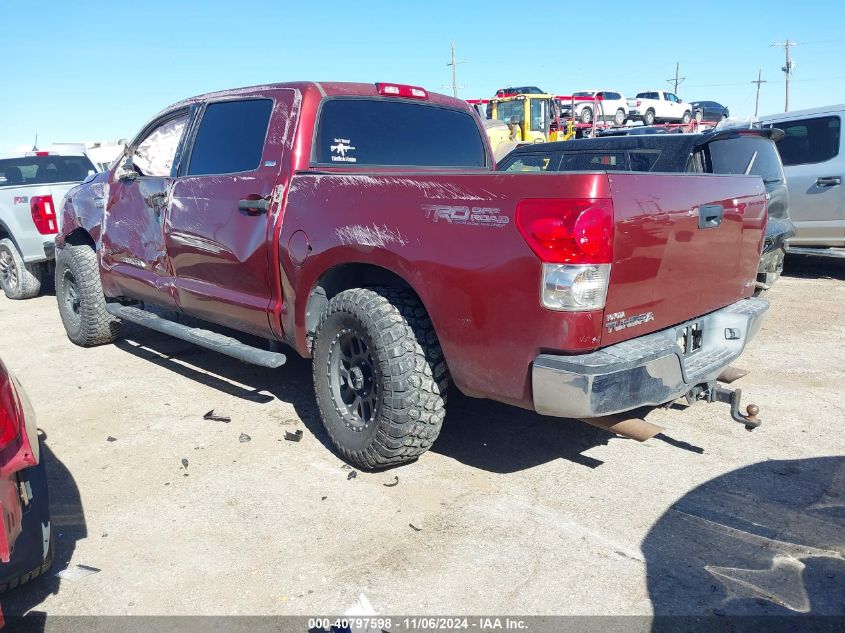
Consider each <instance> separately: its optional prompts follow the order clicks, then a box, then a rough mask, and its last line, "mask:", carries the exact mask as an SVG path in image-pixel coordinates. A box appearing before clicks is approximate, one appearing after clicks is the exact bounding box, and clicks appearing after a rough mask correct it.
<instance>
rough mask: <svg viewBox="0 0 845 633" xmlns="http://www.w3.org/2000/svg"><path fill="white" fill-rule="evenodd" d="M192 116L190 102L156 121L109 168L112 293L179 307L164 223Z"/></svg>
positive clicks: (105, 263)
mask: <svg viewBox="0 0 845 633" xmlns="http://www.w3.org/2000/svg"><path fill="white" fill-rule="evenodd" d="M188 118H189V111H188V109H187V108H186V109H183V110H177V111H175V112H170V113H168V114H166V115H164V116H162V117H161V118H159V119H157V120H156V121H154V122H152V123H151V124H150V125H148V126H147V127H146V128H144V130H142V131H141V133H140V134H139V135H138V137H137V138H136V140H135V141H133V142H132V144H131V145H130V146H129V147H128V148H127V155H126V157H125V158H124V159H123V160H122V161H118V164H117V165H116V166H115V167H114V168H113V169H112V170H111V172H110V173H109V180H108V182H109V187H108V198H107V199H106V200H105V201H104V205H105V213H104V214H103V215H104V220H103V232H102V244H101V248H100V252H101V264H102V279H103V287H104V289H105V291H106V294H107V295H108V296H121V295H125V296H127V297H132V298H134V299H141V300H142V301H147V302H150V303H154V304H157V305H160V306H164V307H166V308H171V309H175V308H176V302H175V298H174V295H173V292H172V274H171V270H170V266H169V263H168V260H167V253H166V249H165V239H164V223H165V217H166V211H167V198H168V193H169V192H170V189H171V187H172V184H173V178H172V172H173V165H174V163H175V159H176V153H177V150H178V148H179V146H180V143H181V141H182V138H183V136H184V134H185V129H186V127H187V123H188Z"/></svg>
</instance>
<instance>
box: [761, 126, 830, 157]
mask: <svg viewBox="0 0 845 633" xmlns="http://www.w3.org/2000/svg"><path fill="white" fill-rule="evenodd" d="M767 127H777V128H780V129H781V130H783V131H784V137H783V138H782V139H780V140H779V141H778V142H777V146H778V150H779V151H780V157H781V159H782V160H783V164H784V165H806V164H810V163H823V162H824V161H827V160H830V159H831V158H833V157H834V156H836V155H837V154H839V137H840V133H841V122H840V120H839V117H838V116H825V117H818V118H815V119H803V120H800V121H783V122H781V123H771V124H768V125H767Z"/></svg>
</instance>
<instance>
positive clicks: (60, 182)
mask: <svg viewBox="0 0 845 633" xmlns="http://www.w3.org/2000/svg"><path fill="white" fill-rule="evenodd" d="M96 172H97V169H96V168H95V167H94V164H93V163H92V162H91V160H90V159H89V158H88V157H87V156H85V155H84V154H81V153H80V154H56V153H53V152H38V151H35V152H26V153H19V154H2V155H0V286H2V288H3V292H5V293H6V296H7V297H8V298H9V299H30V298H32V297H35V296H37V295H38V293H39V292H41V282H42V280H43V279H44V277H45V275H47V274H49V272H50V271H49V264H50V262H51V261H52V260H53V256H54V253H55V246H54V244H53V240H54V236H55V235H56V233H58V230H59V226H58V218H57V217H56V203H61V201H62V197H63V196H64V195H65V192H66V191H67V190H68V189H70V188H71V187H73V186H74V185H76V184H77V183H80V182H82V181H83V180H84V179H85V178H86V177H87V176H89V175H91V174H95V173H96Z"/></svg>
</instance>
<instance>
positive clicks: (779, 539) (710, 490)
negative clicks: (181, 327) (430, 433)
mask: <svg viewBox="0 0 845 633" xmlns="http://www.w3.org/2000/svg"><path fill="white" fill-rule="evenodd" d="M770 299H771V301H772V309H771V310H770V312H769V316H768V318H767V321H766V323H765V325H764V327H763V329H762V331H761V332H760V334H759V336H758V337H757V339H756V340H755V341H753V343H752V344H751V345H750V347H749V349H748V350H747V351H746V353H745V355H744V357H743V358H742V360H741V362H739V363H738V365H739V366H741V367H743V368H747V369H750V370H752V371H751V373H750V374H749V375H748V376H747V377H745V378H743V379H741V380H740V381H739V382H738V383H735V386H740V387H742V389H743V393H744V400H745V402H752V401H753V402H756V403H757V404H759V405H760V406H761V409H762V412H761V417H762V418H763V419H764V425H763V427H762V428H760V429H759V430H757V431H754V432H753V433H748V432H746V431H745V430H744V429H743V427H742V426H740V425H738V424H736V423H734V422H732V421H731V419H730V416H729V414H728V409H727V407H726V406H725V405H698V406H695V407H692V408H687V409H681V408H678V409H677V410H663V409H661V410H656V411H654V412H652V413H651V414H650V415H649V417H648V419H649V420H650V421H652V422H655V423H657V424H660V425H662V426H665V427H666V431H665V432H664V433H663V434H662V435H661V436H658V437H657V438H655V439H653V440H651V441H649V442H647V443H644V444H639V443H636V442H634V441H631V440H625V439H620V438H615V437H613V436H611V435H609V434H607V433H605V432H604V431H601V430H598V429H594V428H592V427H589V426H586V425H584V424H582V423H579V422H574V421H569V420H559V419H552V418H543V417H540V416H537V415H535V414H531V413H527V412H524V411H520V410H517V409H513V408H510V407H507V406H503V405H499V404H495V403H491V402H485V401H477V400H472V399H469V398H466V397H462V396H461V395H460V394H457V393H454V394H452V395H451V396H450V397H451V402H450V404H449V413H448V416H447V418H446V422H445V425H444V430H443V434H442V435H441V437H440V440H439V441H438V442H437V443H436V444H435V447H434V449H433V450H432V451H431V452H429V453H428V454H426V455H425V456H424V457H423V458H422V459H420V460H419V461H418V462H417V463H414V464H411V465H408V466H405V467H402V468H398V469H394V470H391V471H388V472H382V473H375V474H369V473H358V475H357V477H356V478H353V479H349V473H350V470H349V469H348V467H345V466H344V464H343V462H342V461H341V460H340V459H339V458H338V457H337V455H336V454H335V453H334V452H333V451H332V450H331V448H330V445H329V443H328V438H327V436H326V434H325V432H324V431H323V429H322V426H321V424H320V421H319V418H318V416H317V413H316V407H315V404H314V401H313V397H312V389H311V375H310V364H309V363H308V362H306V361H302V360H297V359H296V358H292V359H291V360H290V361H289V363H288V364H287V365H286V366H285V367H283V368H281V369H280V370H273V371H271V370H264V369H260V368H254V367H249V366H246V365H243V364H240V363H238V362H236V361H232V360H230V359H228V358H226V357H223V356H219V355H216V354H214V353H211V352H206V351H203V350H200V349H198V348H195V347H192V346H190V345H188V344H185V343H182V342H179V341H176V340H173V339H169V338H167V337H165V336H162V335H158V334H155V333H151V332H147V331H142V330H140V329H137V328H127V329H126V330H125V333H126V335H125V337H124V338H123V339H122V340H120V341H119V342H118V343H117V344H116V345H110V346H106V347H101V348H97V349H87V350H86V349H81V348H78V347H75V346H74V345H72V344H71V343H70V342H69V341H68V340H67V338H66V337H65V335H64V331H63V329H62V325H61V322H60V320H59V316H58V313H57V310H56V306H55V297H53V296H43V297H41V298H38V299H36V300H32V301H27V302H20V303H14V302H10V301H8V300H6V299H5V298H2V299H0V354H2V357H3V359H4V361H5V362H6V364H7V365H8V366H9V367H10V368H11V369H12V370H13V371H14V372H16V373H17V375H18V377H19V378H20V380H21V382H22V383H23V384H24V386H25V387H26V389H27V390H28V392H29V395H30V398H31V399H32V401H33V404H34V406H35V408H36V410H37V412H38V415H39V426H40V427H41V428H42V429H43V430H44V432H45V433H46V435H47V440H46V444H47V446H48V452H47V459H48V468H49V470H50V473H51V475H50V476H51V482H50V485H51V495H52V512H53V522H54V523H53V525H54V529H55V531H56V536H57V537H58V538H57V548H58V549H57V560H56V564H55V567H54V569H53V572H51V573H50V575H49V577H47V578H43V579H40V580H39V581H37V582H35V583H33V584H32V585H30V586H27V587H25V588H23V589H21V590H19V591H17V592H15V593H13V594H10V595H9V596H8V597H7V598H6V599H5V600H4V604H3V607H4V610H5V611H6V613H10V612H21V611H26V610H28V609H36V610H39V611H46V612H47V613H49V614H129V613H131V614H194V613H195V614H338V613H342V612H343V611H344V610H345V609H346V608H347V607H348V606H349V605H351V604H352V603H353V602H354V601H355V600H356V598H357V597H358V595H359V594H361V593H363V594H365V595H366V596H367V597H368V598H369V600H370V602H371V603H372V604H373V606H374V607H375V609H377V610H378V611H379V612H380V613H382V614H466V613H471V614H483V613H491V612H493V613H499V614H607V613H612V614H651V613H684V614H686V613H696V614H697V613H712V612H714V611H715V612H716V613H720V612H729V613H792V612H801V613H806V612H813V613H839V614H841V613H845V457H843V455H845V450H843V449H845V439H843V435H842V424H843V420H845V400H844V399H843V391H845V380H843V379H845V372H843V354H842V349H843V345H845V316H843V305H845V262H837V261H833V262H825V261H813V260H803V259H799V260H793V261H790V262H788V273H787V275H786V276H785V277H783V278H782V279H781V280H780V281H779V282H778V284H777V286H776V287H775V288H774V290H773V291H772V292H771V293H770ZM210 409H214V410H215V411H216V412H217V413H219V414H223V415H227V416H231V418H232V421H231V423H228V424H226V423H222V422H211V421H205V420H203V414H204V413H205V412H207V411H208V410H210ZM297 429H302V430H303V431H304V435H303V438H302V440H301V442H299V443H294V442H289V441H285V440H284V439H283V436H284V433H285V431H291V432H293V431H295V430H297ZM242 434H245V435H246V436H249V438H251V440H250V441H241V440H242V439H246V437H245V436H244V435H242ZM110 436H111V437H112V438H116V439H115V440H114V441H108V438H109V437H110ZM183 459H187V460H188V467H187V468H184V467H183V466H182V460H183ZM396 477H398V485H396V486H393V487H387V486H386V485H385V484H391V483H393V482H394V481H395V478H396ZM411 526H413V527H411ZM69 564H70V565H76V564H84V565H90V566H94V567H97V568H99V569H101V570H102V571H101V572H100V573H97V574H94V575H91V576H88V577H86V578H83V579H80V580H76V581H70V580H63V581H61V582H60V581H59V580H58V579H57V578H55V577H54V576H53V573H55V572H56V571H58V570H61V569H63V568H65V567H66V566H68V565H69Z"/></svg>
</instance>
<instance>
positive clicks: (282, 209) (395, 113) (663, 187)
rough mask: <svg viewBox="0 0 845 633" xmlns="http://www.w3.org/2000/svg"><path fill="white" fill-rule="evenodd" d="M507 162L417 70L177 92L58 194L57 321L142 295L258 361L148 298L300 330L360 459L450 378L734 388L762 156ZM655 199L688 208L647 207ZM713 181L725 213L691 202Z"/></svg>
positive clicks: (630, 390)
mask: <svg viewBox="0 0 845 633" xmlns="http://www.w3.org/2000/svg"><path fill="white" fill-rule="evenodd" d="M373 122H377V125H374V124H373ZM420 130H425V133H424V134H420ZM153 159H154V160H153ZM492 166H493V161H492V160H491V157H490V153H489V146H488V145H487V141H486V137H485V134H484V130H483V128H482V126H481V122H480V120H479V119H478V117H477V116H475V115H474V114H473V112H472V110H471V109H470V106H469V105H468V104H467V103H466V102H463V101H459V100H457V99H452V98H450V97H446V96H443V95H437V94H431V93H429V92H428V91H426V90H424V89H423V88H419V87H415V86H406V85H399V84H344V83H320V84H318V83H310V82H303V83H288V84H275V85H269V86H261V87H255V88H241V89H237V90H231V91H225V92H221V93H213V94H208V95H203V96H200V97H195V98H192V99H188V100H185V101H182V102H180V103H178V104H175V105H174V106H172V107H170V108H168V109H166V110H165V111H164V112H162V113H161V114H159V115H157V116H156V117H155V118H154V119H153V120H152V121H151V122H150V123H149V124H147V125H146V126H145V127H144V128H143V129H142V130H141V132H140V133H139V134H138V135H137V136H136V137H135V139H133V140H132V142H131V143H130V144H129V145H128V146H127V150H126V155H125V157H124V158H123V159H122V160H120V161H118V162H117V164H116V165H115V166H114V167H112V169H111V170H110V171H109V172H107V173H104V174H99V175H97V176H96V177H95V178H93V179H92V180H91V181H89V182H87V183H85V184H83V185H80V186H78V187H76V188H75V189H73V190H72V191H71V192H69V193H68V195H67V196H66V197H65V205H64V208H63V226H62V232H61V234H60V235H59V237H58V238H57V263H56V289H57V290H56V295H57V300H58V307H59V312H60V314H61V318H62V322H63V323H64V326H65V330H66V332H67V335H68V337H69V338H70V340H71V341H72V342H74V343H76V344H78V345H81V346H92V345H98V344H103V343H109V342H111V341H113V340H115V338H116V337H117V335H118V333H119V330H120V325H121V322H122V321H129V322H132V323H136V324H140V325H142V326H146V327H149V328H152V329H155V330H157V331H161V332H165V333H169V334H171V335H173V336H176V337H179V338H182V339H184V340H188V341H192V342H194V343H196V344H198V345H200V346H203V347H206V348H209V349H213V350H217V351H219V352H222V353H224V354H228V355H230V356H233V357H235V358H238V359H240V360H243V361H247V362H252V363H255V364H259V365H263V366H267V367H278V366H279V365H281V364H283V363H284V362H285V360H286V357H285V355H284V354H283V353H281V352H279V351H268V350H267V349H265V348H263V347H261V346H255V345H248V344H246V343H243V342H241V341H238V340H236V338H234V337H231V336H224V335H222V334H220V333H218V332H215V331H214V330H213V327H214V325H209V326H208V327H199V328H197V327H192V326H190V325H188V324H185V323H181V322H179V321H178V320H176V319H169V318H166V316H161V315H160V314H157V313H155V312H153V311H151V310H150V309H149V307H150V306H158V307H159V308H165V309H168V310H172V311H175V312H178V313H182V314H187V315H191V316H192V317H195V318H197V319H201V320H203V321H206V322H210V324H217V325H224V326H226V327H228V328H230V329H234V330H239V331H242V332H244V333H249V334H252V335H257V336H260V337H263V338H265V339H268V340H270V341H274V342H276V343H278V342H283V343H287V344H288V345H290V347H291V348H292V351H293V352H294V353H297V354H299V355H301V356H303V357H310V358H312V359H313V368H314V372H313V378H314V388H315V392H316V400H317V404H318V408H319V411H320V415H321V418H322V421H323V424H324V425H325V427H326V429H327V431H328V434H329V436H330V437H331V439H332V441H333V442H334V444H335V445H336V446H337V448H338V450H339V451H340V453H341V454H342V455H343V456H344V457H345V458H346V459H347V460H349V461H350V462H351V463H353V464H355V465H356V466H359V467H362V468H378V467H384V466H388V465H391V464H399V463H402V462H406V461H409V460H412V459H415V458H416V457H418V456H419V455H421V454H423V453H424V452H425V451H426V450H428V448H429V447H430V446H431V444H432V442H434V441H435V439H436V438H437V436H438V434H439V433H440V428H441V425H442V422H443V418H444V411H445V405H446V391H447V387H448V385H449V383H450V382H453V383H454V384H455V385H456V386H457V388H458V389H460V390H461V391H462V392H464V393H466V394H469V395H472V396H475V397H485V398H491V399H494V400H498V401H501V402H505V403H509V404H512V405H517V406H521V407H524V408H528V409H534V410H536V411H538V412H539V413H542V414H545V415H554V416H561V417H569V418H590V419H593V418H597V417H599V416H604V415H609V414H612V413H616V412H620V411H628V410H631V409H634V408H636V407H639V406H643V405H657V404H663V403H667V402H671V401H672V400H674V399H676V398H678V397H680V396H683V395H687V394H689V395H690V397H708V396H709V398H710V399H711V400H714V399H715V400H718V399H719V398H724V397H725V396H724V394H725V391H724V390H722V389H720V388H719V387H717V385H716V377H717V376H718V375H720V373H721V372H722V371H723V369H724V368H725V367H726V366H727V365H728V364H729V363H731V362H733V360H734V359H735V358H736V357H737V356H738V355H739V354H740V353H741V352H742V349H743V348H744V345H745V342H746V341H748V340H749V339H750V338H751V337H752V336H754V334H755V333H756V332H757V330H758V328H759V327H760V324H761V322H762V318H763V316H764V313H765V312H766V310H767V308H768V303H767V302H766V301H765V300H760V299H752V298H751V293H752V291H753V289H754V278H755V274H756V271H757V260H758V259H759V250H758V245H759V244H760V243H761V242H762V239H763V232H764V227H765V224H766V201H765V194H766V192H765V189H764V187H763V183H762V182H761V181H760V179H759V178H756V179H752V178H746V177H742V176H739V177H732V176H718V177H717V176H709V175H684V174H645V175H644V174H615V175H614V177H613V182H612V186H611V181H610V179H609V177H608V175H607V173H605V172H593V173H583V174H559V175H545V176H532V175H521V174H501V173H494V172H493V171H492ZM106 189H107V190H108V196H106V195H105V191H106ZM643 200H645V201H647V202H645V203H643V202H642V201H643ZM731 200H737V201H741V204H742V205H744V206H743V208H742V210H740V209H739V208H738V206H729V205H728V203H727V202H726V201H731ZM649 201H660V204H664V205H665V204H671V205H673V208H676V209H683V213H674V214H671V215H667V216H666V217H665V218H663V219H662V220H661V222H660V223H659V224H655V222H654V221H653V216H654V213H655V208H656V207H655V204H656V203H654V202H649ZM716 206H718V208H719V209H720V213H722V214H723V216H724V218H725V219H726V220H728V222H726V225H728V226H730V227H731V228H732V229H733V230H732V231H708V230H699V229H698V224H697V223H698V222H699V221H710V220H709V218H710V215H708V214H705V213H702V215H701V220H699V219H697V218H695V217H690V216H689V215H688V210H689V209H694V208H699V207H703V208H705V209H710V210H711V211H712V212H713V213H714V214H715V211H714V207H716ZM105 217H108V218H109V220H108V222H104V218H105ZM576 235H577V239H576V238H575V236H576ZM681 240H682V241H683V248H665V246H666V245H667V244H675V243H676V242H678V241H681ZM611 270H612V271H613V273H612V275H611ZM726 328H727V329H729V330H730V332H731V335H730V336H729V337H725V336H724V332H725V331H726ZM702 333H703V335H702ZM679 340H680V341H683V343H679V342H678V341H679ZM620 359H622V360H620ZM110 371H115V370H114V368H112V369H110ZM117 371H119V369H118V370H117ZM731 393H732V395H731V396H730V397H731V398H733V399H734V404H735V405H736V406H734V407H732V409H733V410H738V409H736V407H737V406H738V405H737V403H736V399H737V398H738V395H737V394H738V392H731ZM734 419H737V417H735V418H734ZM739 419H740V420H741V421H743V423H745V424H747V425H749V426H754V425H756V424H758V423H759V421H755V420H754V419H752V418H750V417H745V416H740V417H739ZM597 423H598V422H597ZM633 426H636V423H634V424H633ZM652 426H653V425H652ZM630 428H631V427H629V429H630ZM626 432H628V433H630V432H631V431H630V430H629V431H626Z"/></svg>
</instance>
